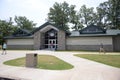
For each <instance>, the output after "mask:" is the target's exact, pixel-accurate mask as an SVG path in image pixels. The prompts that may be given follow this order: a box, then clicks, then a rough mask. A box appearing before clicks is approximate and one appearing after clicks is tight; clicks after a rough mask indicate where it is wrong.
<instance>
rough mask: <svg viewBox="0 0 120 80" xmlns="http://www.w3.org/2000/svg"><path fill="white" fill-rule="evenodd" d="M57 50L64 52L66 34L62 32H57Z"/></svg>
mask: <svg viewBox="0 0 120 80" xmlns="http://www.w3.org/2000/svg"><path fill="white" fill-rule="evenodd" d="M57 50H66V34H65V32H64V31H61V30H59V31H58V46H57Z"/></svg>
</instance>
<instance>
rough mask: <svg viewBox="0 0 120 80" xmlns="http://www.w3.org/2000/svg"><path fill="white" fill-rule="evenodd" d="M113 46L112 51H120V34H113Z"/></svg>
mask: <svg viewBox="0 0 120 80" xmlns="http://www.w3.org/2000/svg"><path fill="white" fill-rule="evenodd" d="M113 46H114V48H113V49H114V51H118V52H120V35H118V36H113Z"/></svg>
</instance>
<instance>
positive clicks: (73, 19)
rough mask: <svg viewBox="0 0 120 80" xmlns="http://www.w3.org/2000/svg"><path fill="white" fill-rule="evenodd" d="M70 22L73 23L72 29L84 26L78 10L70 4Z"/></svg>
mask: <svg viewBox="0 0 120 80" xmlns="http://www.w3.org/2000/svg"><path fill="white" fill-rule="evenodd" d="M69 16H70V17H69V22H70V23H72V24H73V26H72V29H74V30H77V31H79V30H80V29H82V28H83V25H82V24H81V23H80V21H79V20H80V17H79V15H78V14H77V11H75V6H74V5H71V6H70V15H69Z"/></svg>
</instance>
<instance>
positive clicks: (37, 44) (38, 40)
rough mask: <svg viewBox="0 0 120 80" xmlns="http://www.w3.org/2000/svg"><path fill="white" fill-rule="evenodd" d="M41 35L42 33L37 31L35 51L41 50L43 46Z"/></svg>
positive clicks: (35, 34)
mask: <svg viewBox="0 0 120 80" xmlns="http://www.w3.org/2000/svg"><path fill="white" fill-rule="evenodd" d="M40 41H41V33H40V31H37V32H36V33H34V49H35V50H39V49H40V45H41V42H40Z"/></svg>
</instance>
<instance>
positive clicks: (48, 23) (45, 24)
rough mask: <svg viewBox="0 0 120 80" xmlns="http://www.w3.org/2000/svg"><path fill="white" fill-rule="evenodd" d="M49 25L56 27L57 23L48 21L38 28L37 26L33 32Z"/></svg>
mask: <svg viewBox="0 0 120 80" xmlns="http://www.w3.org/2000/svg"><path fill="white" fill-rule="evenodd" d="M47 25H51V26H54V27H55V25H53V24H51V23H50V22H46V23H44V24H43V25H41V26H39V27H38V28H36V29H35V30H33V31H32V32H31V34H34V33H35V32H37V31H39V30H40V29H42V28H44V27H46V26H47ZM55 28H57V27H55ZM57 29H58V28H57Z"/></svg>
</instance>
